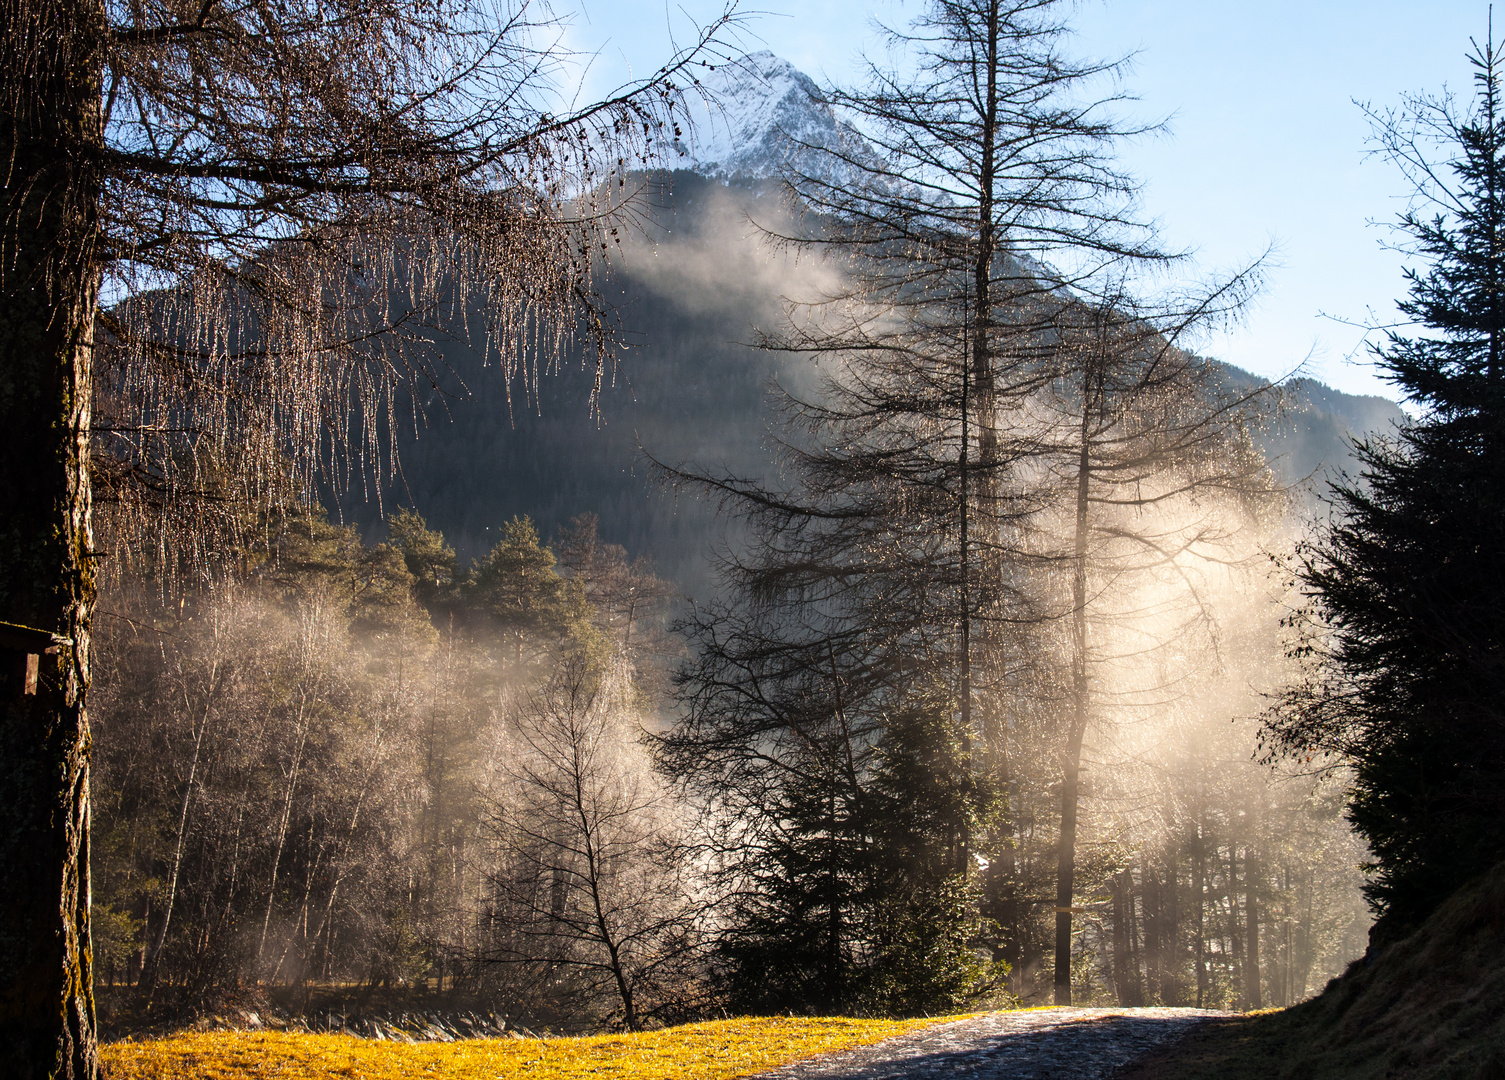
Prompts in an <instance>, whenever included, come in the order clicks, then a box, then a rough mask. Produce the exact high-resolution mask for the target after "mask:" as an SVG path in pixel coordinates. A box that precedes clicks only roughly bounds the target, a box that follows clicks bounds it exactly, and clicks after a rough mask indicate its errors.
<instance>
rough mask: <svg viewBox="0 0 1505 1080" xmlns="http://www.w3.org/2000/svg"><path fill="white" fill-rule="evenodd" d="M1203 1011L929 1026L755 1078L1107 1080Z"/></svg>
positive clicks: (1040, 1014)
mask: <svg viewBox="0 0 1505 1080" xmlns="http://www.w3.org/2000/svg"><path fill="white" fill-rule="evenodd" d="M1226 1015H1228V1014H1227V1013H1216V1012H1207V1011H1203V1010H1201V1009H1074V1008H1062V1009H1039V1010H1034V1011H1029V1012H1000V1013H990V1014H988V1015H987V1016H980V1017H976V1018H974V1019H971V1020H959V1021H957V1022H955V1023H951V1024H942V1025H940V1026H938V1027H933V1028H927V1029H926V1030H924V1031H921V1032H917V1033H915V1034H913V1035H903V1036H900V1037H899V1038H896V1039H889V1040H888V1041H886V1042H881V1043H878V1044H876V1045H874V1046H862V1047H858V1048H856V1049H854V1050H845V1051H842V1052H841V1053H839V1054H831V1055H828V1056H826V1057H821V1058H814V1059H811V1060H809V1061H800V1062H796V1063H795V1064H793V1065H786V1066H785V1067H784V1068H782V1069H776V1070H774V1071H773V1072H768V1073H763V1074H762V1075H761V1076H760V1077H758V1080H1046V1078H1049V1080H1107V1078H1108V1077H1111V1076H1112V1075H1113V1074H1114V1073H1115V1072H1117V1071H1118V1070H1119V1069H1121V1068H1123V1067H1124V1066H1125V1065H1127V1064H1129V1063H1130V1062H1132V1061H1134V1060H1135V1059H1136V1058H1139V1057H1141V1056H1143V1055H1144V1054H1146V1053H1148V1052H1149V1051H1151V1050H1154V1049H1156V1048H1157V1047H1161V1046H1164V1045H1166V1044H1167V1043H1169V1042H1172V1041H1174V1040H1176V1039H1179V1038H1181V1037H1182V1036H1183V1035H1185V1034H1187V1032H1189V1031H1190V1030H1191V1029H1192V1028H1193V1027H1195V1026H1196V1025H1197V1024H1199V1023H1201V1022H1202V1021H1203V1020H1205V1019H1207V1018H1209V1017H1213V1016H1226Z"/></svg>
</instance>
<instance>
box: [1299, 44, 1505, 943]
mask: <svg viewBox="0 0 1505 1080" xmlns="http://www.w3.org/2000/svg"><path fill="white" fill-rule="evenodd" d="M1502 57H1505V50H1502V49H1499V48H1496V46H1495V45H1494V44H1493V41H1492V39H1491V40H1488V41H1487V42H1486V43H1485V45H1484V46H1483V47H1480V46H1478V45H1477V44H1476V45H1475V47H1474V50H1473V52H1472V53H1471V54H1470V56H1469V61H1470V63H1471V64H1472V65H1473V69H1474V82H1475V87H1476V96H1475V99H1474V102H1473V104H1472V107H1471V108H1469V109H1468V110H1467V111H1464V110H1462V109H1460V107H1459V106H1458V105H1457V104H1456V103H1455V102H1454V101H1453V99H1452V98H1450V97H1448V96H1446V95H1444V96H1442V97H1426V96H1418V97H1412V98H1409V99H1407V100H1406V102H1405V107H1404V108H1403V109H1402V110H1400V111H1399V112H1393V113H1384V114H1378V113H1371V114H1370V115H1371V119H1372V120H1373V121H1374V123H1375V133H1376V141H1377V143H1378V145H1379V148H1380V149H1381V151H1382V152H1384V153H1385V154H1386V156H1388V157H1389V158H1391V159H1392V160H1393V161H1395V162H1396V163H1397V164H1398V165H1400V167H1401V168H1402V171H1403V172H1404V174H1405V175H1406V177H1407V179H1408V181H1409V182H1410V184H1411V187H1412V195H1413V202H1412V206H1411V208H1410V209H1409V210H1408V212H1407V213H1405V214H1404V215H1403V216H1402V217H1401V219H1400V223H1399V228H1400V230H1401V232H1402V234H1403V235H1404V236H1405V237H1407V238H1408V240H1409V245H1408V247H1409V250H1410V251H1411V252H1412V253H1413V254H1414V255H1416V256H1418V257H1419V258H1420V259H1422V260H1424V261H1425V263H1426V265H1425V267H1424V268H1423V269H1410V270H1408V271H1407V272H1406V278H1407V282H1408V285H1409V288H1408V295H1407V297H1406V298H1405V299H1404V300H1402V301H1400V303H1399V308H1400V311H1401V314H1402V315H1403V316H1404V317H1405V319H1406V321H1407V322H1408V323H1410V324H1412V325H1414V326H1415V327H1417V329H1416V330H1415V331H1414V332H1411V333H1404V334H1403V333H1399V332H1395V331H1390V332H1388V333H1387V335H1386V338H1385V341H1384V342H1383V343H1382V344H1380V345H1378V346H1377V347H1376V348H1375V350H1374V354H1375V359H1376V361H1377V363H1378V364H1379V366H1380V367H1381V369H1382V371H1383V372H1384V374H1385V376H1386V378H1388V379H1389V381H1390V382H1391V383H1392V384H1393V385H1394V386H1395V387H1397V388H1398V389H1399V390H1400V392H1401V393H1402V394H1403V395H1404V397H1405V399H1406V400H1407V401H1409V402H1410V403H1411V404H1412V405H1413V406H1415V407H1416V409H1417V410H1419V412H1418V415H1417V417H1416V419H1415V420H1413V421H1411V422H1410V423H1408V424H1406V425H1405V426H1404V427H1403V428H1402V429H1401V430H1400V431H1399V432H1398V433H1397V434H1396V435H1395V436H1394V437H1391V438H1373V439H1370V440H1368V441H1365V442H1363V443H1360V444H1359V446H1358V448H1357V450H1358V456H1359V460H1360V461H1361V463H1362V469H1361V473H1360V475H1359V477H1357V478H1351V479H1347V480H1345V482H1344V483H1342V484H1340V485H1338V486H1336V487H1335V489H1334V493H1333V496H1332V507H1333V510H1334V514H1333V518H1332V523H1331V524H1330V525H1329V526H1328V527H1327V528H1326V530H1325V532H1324V533H1323V534H1322V535H1321V536H1320V537H1319V538H1318V540H1317V541H1316V542H1315V543H1313V544H1312V545H1311V546H1310V547H1309V548H1308V549H1307V551H1306V554H1305V557H1304V559H1303V561H1302V563H1301V564H1300V566H1299V568H1298V577H1299V580H1300V581H1301V583H1302V584H1303V585H1304V587H1305V589H1306V591H1307V593H1308V596H1309V597H1310V599H1311V601H1312V604H1311V606H1310V609H1309V615H1310V617H1311V621H1310V623H1309V624H1308V628H1309V630H1310V631H1311V633H1310V635H1309V636H1308V637H1307V639H1306V641H1305V642H1304V644H1303V649H1304V650H1306V651H1309V652H1310V653H1311V654H1312V655H1313V656H1314V657H1315V659H1316V663H1315V665H1314V667H1313V670H1312V674H1311V676H1310V677H1309V678H1308V680H1307V681H1306V682H1305V683H1304V684H1303V685H1300V686H1298V687H1296V688H1294V689H1292V690H1290V691H1289V692H1288V693H1287V694H1286V695H1285V697H1284V699H1283V700H1282V702H1281V703H1280V705H1279V706H1278V707H1277V709H1276V710H1275V711H1274V712H1273V713H1272V714H1271V717H1270V721H1269V735H1270V737H1271V739H1272V742H1273V744H1274V745H1276V746H1277V747H1279V748H1281V749H1283V750H1285V751H1287V752H1291V753H1297V754H1302V755H1307V754H1312V753H1321V752H1327V753H1332V754H1337V755H1341V756H1344V757H1346V758H1347V759H1348V760H1349V761H1351V763H1352V765H1353V768H1354V785H1353V791H1352V796H1351V801H1350V805H1349V810H1348V814H1349V818H1350V820H1351V821H1352V822H1353V824H1354V826H1355V827H1356V828H1357V829H1358V831H1359V832H1360V833H1361V834H1362V835H1363V836H1364V838H1365V839H1366V840H1367V841H1368V843H1369V846H1370V850H1371V852H1372V853H1373V862H1372V864H1371V871H1372V872H1371V876H1370V881H1369V883H1368V885H1367V887H1366V891H1367V894H1368V897H1369V900H1370V903H1371V905H1372V906H1373V907H1374V909H1375V910H1376V912H1377V913H1378V914H1379V915H1380V916H1381V918H1380V921H1379V923H1378V924H1377V927H1376V931H1375V940H1377V941H1384V940H1388V939H1390V938H1393V937H1394V936H1397V935H1398V934H1399V933H1401V932H1403V931H1405V930H1406V929H1408V928H1410V927H1412V926H1414V925H1415V924H1417V923H1418V922H1419V921H1420V920H1421V919H1423V918H1424V917H1425V916H1426V915H1427V914H1428V913H1429V912H1430V911H1431V910H1432V909H1433V908H1435V907H1436V906H1437V904H1438V903H1439V902H1440V901H1441V900H1442V899H1443V898H1445V897H1446V896H1447V895H1448V894H1449V893H1450V892H1452V891H1453V890H1455V889H1456V888H1458V886H1459V885H1461V884H1462V883H1463V882H1465V881H1466V880H1468V879H1469V878H1471V877H1473V876H1475V875H1476V874H1479V873H1481V872H1483V871H1485V870H1487V869H1488V868H1489V867H1490V866H1491V865H1493V864H1494V863H1496V862H1498V861H1499V860H1500V859H1502V858H1505V829H1501V827H1500V819H1501V811H1502V809H1505V724H1502V720H1505V710H1502V705H1505V664H1502V661H1505V571H1502V567H1505V357H1502V355H1501V351H1502V347H1505V295H1502V291H1501V287H1502V283H1505V115H1502V112H1501V101H1500V69H1501V62H1502Z"/></svg>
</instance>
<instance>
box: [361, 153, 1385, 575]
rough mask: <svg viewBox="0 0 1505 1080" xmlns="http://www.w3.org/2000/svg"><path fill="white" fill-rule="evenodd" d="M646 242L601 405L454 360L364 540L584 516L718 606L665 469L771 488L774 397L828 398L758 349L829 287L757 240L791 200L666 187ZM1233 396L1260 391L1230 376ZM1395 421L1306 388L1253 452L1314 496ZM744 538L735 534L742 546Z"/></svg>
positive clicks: (622, 305)
mask: <svg viewBox="0 0 1505 1080" xmlns="http://www.w3.org/2000/svg"><path fill="white" fill-rule="evenodd" d="M653 192H654V194H653V196H652V206H651V212H650V213H647V214H645V215H644V219H643V221H642V229H641V231H639V232H634V233H632V234H631V235H628V236H626V237H625V239H624V241H623V243H624V248H625V250H624V253H623V258H622V259H621V260H620V262H619V263H618V264H617V265H616V266H615V267H614V269H613V272H612V277H611V279H610V281H609V283H608V286H607V288H608V292H609V295H610V296H611V298H612V300H613V302H614V303H616V304H617V314H618V317H619V319H620V326H621V330H622V332H623V334H622V340H623V343H624V345H625V347H624V348H623V349H622V350H621V351H620V353H619V357H618V360H617V363H616V366H615V368H614V370H612V371H611V372H610V373H609V378H608V380H607V382H606V384H605V385H604V386H603V387H602V390H601V395H600V398H599V401H598V402H597V409H598V411H597V412H595V413H593V411H592V400H591V395H592V392H593V390H594V372H593V369H592V368H590V367H589V366H588V365H586V364H585V363H582V360H581V358H580V357H578V356H577V357H574V358H572V359H569V360H566V361H565V362H563V363H562V364H560V365H559V366H558V367H557V368H556V369H554V370H553V371H551V372H550V373H548V374H546V375H544V376H543V377H542V378H540V379H537V380H534V379H533V378H532V377H531V376H524V375H521V374H520V375H519V376H518V377H517V378H515V379H514V380H512V382H511V383H510V385H509V384H508V383H507V381H506V380H504V379H503V378H500V377H499V373H498V364H497V358H496V357H494V356H493V357H490V358H489V363H488V362H487V360H486V358H485V350H484V341H483V340H482V339H480V336H479V335H477V340H475V341H474V342H473V343H462V342H454V343H451V344H450V345H449V346H448V347H446V348H445V350H444V356H445V359H446V361H447V363H448V365H449V369H450V370H449V371H448V372H447V373H446V381H445V382H444V384H443V385H442V386H441V388H439V389H438V390H436V391H435V392H433V393H432V394H430V395H429V396H428V397H426V398H425V399H424V400H423V401H422V402H421V403H420V406H421V407H420V409H419V410H418V412H417V415H416V419H415V420H414V421H413V422H411V423H410V422H409V421H408V419H407V418H408V417H409V416H410V415H412V414H411V413H410V411H409V408H408V406H407V405H404V406H403V407H402V408H401V410H400V411H401V415H402V416H403V417H404V421H403V432H404V437H403V438H401V439H400V440H399V442H398V452H399V455H400V460H401V475H400V476H398V477H396V478H394V479H392V480H391V481H390V482H389V483H386V484H385V485H384V486H383V487H382V490H381V496H380V501H377V500H376V499H374V498H373V497H372V494H373V493H372V492H371V491H370V490H369V489H368V488H366V487H365V486H364V485H356V486H354V487H353V488H352V489H351V490H350V491H349V492H348V493H347V494H346V495H345V497H343V498H339V499H336V500H332V502H333V505H334V507H335V508H336V510H337V512H338V513H340V514H342V515H343V516H344V518H345V519H346V520H348V521H351V522H352V523H355V524H357V525H358V526H359V527H360V529H361V531H362V533H363V535H365V536H367V537H372V538H380V537H381V536H382V535H383V532H382V529H383V525H382V518H383V515H384V514H389V513H391V512H392V510H393V509H394V508H408V509H414V510H416V511H417V512H419V513H421V514H423V515H424V516H425V517H426V518H427V519H428V520H429V521H430V522H431V523H432V524H433V525H434V526H435V527H436V528H439V529H441V530H442V531H443V532H444V533H445V535H446V536H448V537H449V538H450V540H451V542H453V543H454V544H455V546H456V549H457V550H458V551H459V552H461V553H462V554H463V555H465V556H467V557H469V556H473V555H476V554H479V553H481V552H483V551H485V550H486V549H487V548H488V547H489V546H490V543H491V542H492V540H491V539H490V534H489V533H488V530H492V531H494V530H496V529H497V528H499V527H500V525H501V523H502V522H505V521H507V520H509V519H510V518H511V517H513V516H515V515H518V514H526V515H529V516H531V517H532V518H533V520H534V521H535V522H536V523H537V524H538V528H539V531H540V532H541V534H542V535H544V536H545V537H549V536H552V535H553V531H554V530H555V529H556V528H557V527H559V526H560V525H562V524H564V523H565V522H567V521H569V520H570V519H571V518H573V517H574V516H575V515H577V514H581V513H595V514H597V515H599V516H600V518H601V523H602V524H601V528H602V534H603V535H604V536H605V537H607V538H608V539H610V540H611V541H612V542H614V543H619V544H622V545H624V546H625V547H627V548H628V549H629V550H631V551H633V552H635V553H638V554H645V555H649V556H651V557H652V558H653V559H654V561H655V564H656V565H657V567H658V569H659V572H660V573H661V574H663V575H664V576H665V577H666V578H668V579H670V580H672V581H675V582H676V583H678V584H679V585H680V586H681V587H682V589H683V590H684V591H685V592H686V593H687V594H688V595H691V596H695V597H697V598H705V597H707V596H708V595H710V594H711V593H712V591H713V590H714V589H715V587H716V586H715V581H714V575H713V572H712V567H711V563H712V560H711V557H710V555H711V551H712V549H713V547H714V546H715V545H716V544H717V543H718V542H719V541H720V540H721V539H722V538H723V535H724V532H725V529H726V528H727V527H728V526H731V523H730V522H728V521H726V520H722V521H720V522H718V521H717V518H716V513H715V511H716V506H715V502H714V500H711V499H707V498H706V497H705V496H703V495H701V494H696V493H692V492H674V491H669V490H666V489H665V487H664V486H663V484H662V483H661V482H660V479H661V478H656V477H655V473H654V470H653V468H652V463H651V461H650V460H649V459H650V458H651V459H656V460H657V461H659V462H662V463H665V464H668V465H671V466H677V465H684V464H695V465H698V466H699V467H701V468H707V467H718V466H723V465H724V466H725V467H726V469H727V470H728V471H729V472H732V473H735V474H737V475H740V476H743V477H751V478H757V477H767V476H771V475H772V471H773V469H774V468H775V466H774V464H773V458H774V453H773V448H772V443H771V434H772V429H773V425H775V424H776V423H777V416H776V413H775V411H774V405H775V402H776V395H775V394H773V391H774V389H775V384H780V385H784V386H787V387H790V388H794V389H803V388H806V387H809V386H812V385H814V383H815V381H816V379H817V373H816V371H815V368H814V364H813V362H812V361H811V360H809V359H807V358H803V357H799V356H792V355H789V354H784V353H771V352H768V351H766V350H760V349H757V348H755V347H753V343H754V342H755V341H756V338H757V334H758V332H759V331H760V330H767V329H769V328H770V327H771V326H773V325H775V324H776V323H777V322H778V320H779V319H780V318H781V316H782V314H783V308H784V302H785V299H786V298H789V297H792V296H799V295H801V294H802V291H808V289H810V288H819V287H821V285H822V283H823V282H825V281H827V280H828V279H829V278H828V276H829V275H831V274H833V273H834V272H835V271H834V270H833V269H832V268H831V267H830V266H829V265H821V264H820V263H818V262H817V263H814V264H812V262H811V261H810V260H806V261H803V262H798V261H796V260H795V259H794V258H793V256H792V255H790V254H789V253H787V252H786V253H782V254H780V253H778V252H777V251H775V250H774V248H773V247H772V246H771V244H770V242H769V241H768V239H767V238H765V237H764V236H763V235H762V234H761V232H760V229H770V228H779V227H782V225H784V224H785V223H786V222H787V213H786V211H785V208H784V207H783V206H782V203H781V199H780V196H779V193H778V189H777V186H776V185H775V184H773V183H772V182H770V181H768V180H766V179H764V180H759V179H757V178H754V177H751V176H749V175H747V174H745V173H744V174H741V176H740V177H739V178H734V179H732V180H726V179H707V178H706V177H704V176H702V175H700V174H698V173H695V172H689V171H679V172H675V173H673V174H672V175H670V176H667V177H665V178H663V179H662V180H659V181H655V182H654V185H653ZM1227 378H1228V380H1229V381H1230V382H1231V383H1233V384H1236V385H1239V386H1245V387H1247V386H1250V385H1253V384H1254V383H1256V382H1257V380H1255V379H1254V378H1253V377H1252V376H1249V375H1248V374H1247V373H1244V372H1240V371H1238V370H1237V369H1229V371H1228V375H1227ZM1402 415H1403V414H1402V413H1401V410H1400V409H1399V407H1398V406H1396V405H1395V403H1394V402H1391V401H1387V400H1385V399H1383V398H1361V397H1354V396H1352V395H1349V394H1344V393H1341V392H1339V391H1336V390H1333V389H1331V388H1329V387H1326V386H1324V385H1322V384H1321V383H1318V382H1315V381H1314V380H1311V379H1306V378H1296V379H1293V380H1291V381H1290V382H1289V383H1288V384H1286V387H1285V395H1284V402H1283V405H1282V407H1281V409H1280V410H1279V411H1278V412H1277V413H1275V414H1274V415H1272V416H1271V417H1270V418H1269V420H1268V426H1267V428H1266V429H1265V430H1262V431H1260V432H1258V433H1257V434H1256V441H1257V442H1258V444H1259V446H1260V447H1261V448H1262V450H1263V451H1264V452H1265V453H1266V455H1267V456H1268V457H1269V459H1270V461H1271V464H1272V466H1273V468H1274V469H1275V470H1276V473H1277V475H1278V476H1279V477H1280V478H1281V480H1282V481H1284V482H1285V483H1287V484H1292V485H1301V491H1302V492H1303V493H1304V494H1303V497H1302V501H1303V502H1304V504H1305V505H1307V506H1308V507H1310V506H1311V505H1312V503H1311V501H1310V498H1309V497H1307V496H1309V495H1310V494H1312V493H1316V492H1320V491H1322V490H1325V487H1326V482H1327V479H1329V478H1330V477H1331V476H1332V475H1334V474H1336V473H1337V472H1339V471H1341V470H1345V469H1348V470H1351V469H1352V468H1353V464H1354V459H1353V457H1352V452H1351V446H1350V444H1349V442H1348V439H1349V438H1350V437H1352V436H1355V435H1363V434H1365V433H1369V432H1384V431H1387V430H1389V429H1390V427H1391V426H1392V425H1393V424H1394V423H1395V422H1396V421H1398V420H1400V419H1401V418H1402ZM732 527H734V526H732Z"/></svg>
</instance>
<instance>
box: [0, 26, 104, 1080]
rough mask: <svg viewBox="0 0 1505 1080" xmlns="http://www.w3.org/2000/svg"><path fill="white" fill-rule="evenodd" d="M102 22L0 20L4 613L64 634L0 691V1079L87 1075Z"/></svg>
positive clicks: (87, 1078) (91, 1053)
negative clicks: (93, 396) (88, 703)
mask: <svg viewBox="0 0 1505 1080" xmlns="http://www.w3.org/2000/svg"><path fill="white" fill-rule="evenodd" d="M103 26H104V14H103V11H102V10H101V8H100V7H99V6H98V5H97V4H92V3H87V2H78V0H50V2H49V0H9V2H7V3H6V4H5V9H4V14H3V15H0V35H3V42H4V51H3V55H4V58H5V63H6V65H7V66H8V69H9V70H8V71H7V73H6V76H5V78H4V80H3V84H4V85H5V87H6V92H5V101H4V116H3V119H0V123H3V125H4V129H3V132H0V139H3V140H4V143H5V145H4V146H3V147H0V156H3V159H4V171H3V173H0V180H3V183H4V185H5V186H4V195H3V199H4V221H3V224H0V620H3V621H5V622H8V623H13V624H19V625H21V626H26V627H31V628H34V629H37V630H41V631H46V632H48V633H51V634H56V635H57V636H58V637H59V638H60V639H62V641H61V643H60V644H59V646H58V647H57V648H56V651H54V652H52V653H43V652H41V651H40V649H39V650H38V653H37V655H38V656H39V663H38V667H37V679H36V683H35V692H34V693H28V692H26V690H27V689H28V688H27V687H26V685H25V682H24V680H23V681H21V682H17V681H15V680H12V681H10V682H8V683H6V684H5V686H6V692H5V695H4V696H5V699H4V700H3V701H0V723H3V734H0V820H3V821H4V823H5V828H4V830H3V831H0V866H4V867H5V868H6V870H5V872H4V873H0V1074H3V1075H5V1076H7V1077H15V1078H17V1080H29V1078H38V1080H40V1078H42V1077H49V1078H50V1077H70V1078H73V1080H92V1078H93V1077H94V1076H96V1075H97V1073H98V1058H97V1054H96V1049H95V1029H94V998H93V988H92V976H93V972H92V970H91V960H90V946H89V724H88V719H87V716H86V713H85V707H84V706H85V701H84V698H85V691H86V689H87V687H88V684H89V620H90V615H91V611H92V607H93V599H94V587H93V571H92V563H91V559H92V558H93V557H94V553H93V552H92V551H91V546H92V538H91V535H90V520H89V514H90V491H89V473H88V448H89V422H90V377H91V374H90V372H91V361H92V335H93V327H94V309H95V304H96V302H97V299H98V291H99V275H98V270H97V263H96V251H95V247H96V232H97V227H98V217H97V214H98V185H97V181H96V179H95V175H96V174H95V169H96V166H97V161H98V158H97V154H96V151H97V149H98V147H99V145H100V116H99V109H100V86H101V79H102V75H101V71H102V67H101V60H100V51H99V50H100V45H101V42H102V40H103ZM23 652H24V650H23ZM21 662H22V663H24V662H25V661H24V656H23V657H22V659H21Z"/></svg>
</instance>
